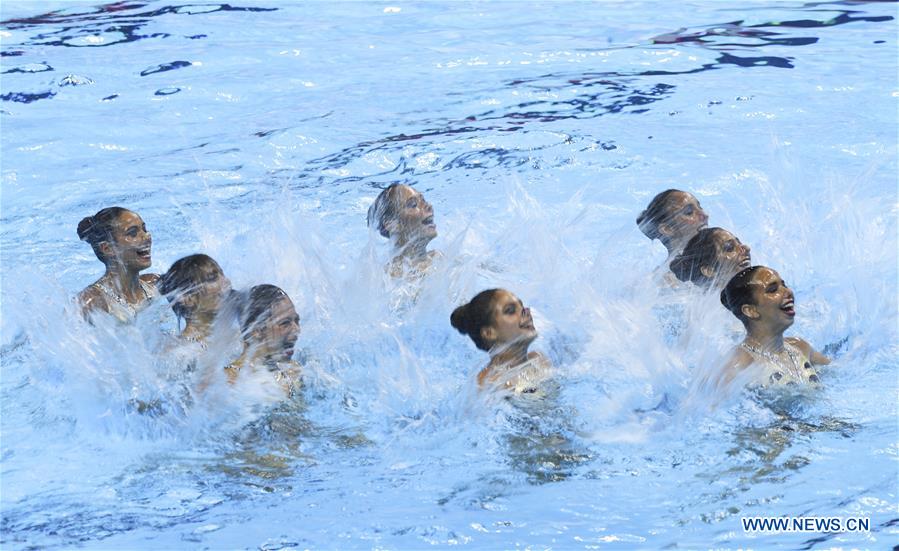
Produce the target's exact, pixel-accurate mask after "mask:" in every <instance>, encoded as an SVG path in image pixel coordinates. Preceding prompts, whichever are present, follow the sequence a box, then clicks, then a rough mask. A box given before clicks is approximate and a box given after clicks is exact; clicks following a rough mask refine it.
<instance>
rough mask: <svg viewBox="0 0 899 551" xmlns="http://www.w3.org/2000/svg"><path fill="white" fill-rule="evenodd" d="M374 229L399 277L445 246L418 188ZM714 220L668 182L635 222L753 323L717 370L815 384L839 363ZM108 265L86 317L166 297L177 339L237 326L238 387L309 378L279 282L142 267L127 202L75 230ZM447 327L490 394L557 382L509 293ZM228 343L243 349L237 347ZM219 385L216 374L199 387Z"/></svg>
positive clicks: (196, 339) (129, 315) (488, 295)
mask: <svg viewBox="0 0 899 551" xmlns="http://www.w3.org/2000/svg"><path fill="white" fill-rule="evenodd" d="M367 221H368V225H369V227H372V228H374V229H376V230H377V231H378V233H380V234H381V235H382V236H383V237H386V238H388V239H389V240H390V243H391V247H392V254H391V259H390V261H389V262H388V265H387V266H386V270H387V272H388V273H389V274H390V276H391V277H394V278H403V277H412V278H420V277H424V276H425V275H426V274H427V273H428V272H429V270H430V267H431V265H432V262H433V260H434V259H435V258H437V257H438V256H439V255H440V253H439V252H437V251H433V250H428V245H429V244H430V242H431V241H433V240H434V238H435V237H436V236H437V226H436V224H435V223H434V209H433V207H432V205H431V204H430V203H429V202H428V201H427V200H425V198H424V196H423V195H422V194H421V193H420V192H418V191H416V190H414V189H412V188H411V187H409V186H406V185H402V184H393V185H390V186H389V187H387V188H386V189H384V190H383V191H382V192H381V193H380V194H379V195H378V197H377V198H376V199H375V201H374V202H373V203H372V205H371V207H370V208H369V210H368V216H367ZM707 225H708V215H707V214H706V213H705V211H704V210H703V209H702V207H701V206H700V204H699V201H697V200H696V198H695V197H694V196H693V195H692V194H690V193H687V192H685V191H681V190H677V189H669V190H666V191H663V192H662V193H659V194H658V195H656V196H655V197H654V198H653V199H652V201H650V203H649V205H648V206H647V207H646V209H645V210H644V211H643V212H642V213H641V214H640V216H639V217H638V218H637V226H638V227H639V229H640V230H641V231H642V232H643V233H644V234H645V235H646V236H647V237H649V238H650V239H653V240H654V239H658V240H659V241H661V243H662V244H663V245H664V246H665V248H666V249H667V251H668V261H667V262H666V263H665V264H664V266H665V268H667V269H666V270H665V271H664V274H663V281H664V282H665V283H666V284H667V285H670V286H672V287H676V286H678V285H683V284H685V283H688V282H689V283H692V284H693V285H694V286H695V287H696V288H698V289H700V290H701V291H703V292H713V291H714V292H716V293H717V292H720V295H721V303H722V304H723V305H724V307H725V308H727V309H728V310H730V311H731V312H732V313H733V314H734V315H735V316H736V317H737V318H738V319H739V320H740V321H741V322H742V323H743V325H744V327H745V329H746V337H745V339H744V340H743V342H742V343H740V344H739V345H738V346H737V347H736V348H735V349H734V350H733V352H732V353H731V354H730V356H729V357H728V359H727V361H726V362H725V365H724V366H723V367H722V370H721V372H720V374H719V377H718V382H719V384H720V385H723V386H724V385H728V384H730V383H731V382H732V381H733V380H735V379H736V378H737V377H738V376H740V375H741V374H742V373H744V372H748V370H750V368H756V369H757V370H759V371H758V373H756V375H757V376H756V377H754V378H753V382H752V384H754V385H758V386H772V385H782V384H788V383H811V384H815V383H817V382H818V374H817V372H816V371H815V368H814V366H817V365H825V364H828V363H830V361H829V360H828V358H826V357H825V356H824V355H822V354H821V353H819V352H817V351H816V350H814V349H813V348H812V346H811V345H809V344H808V343H807V342H806V341H804V340H803V339H800V338H796V337H784V335H783V334H784V332H785V331H786V329H788V328H789V327H790V326H791V325H792V324H793V320H794V316H795V310H794V300H793V292H792V291H791V290H790V288H789V287H787V285H786V283H784V281H783V280H782V279H781V278H780V275H779V274H778V273H777V272H775V271H774V270H772V269H770V268H767V267H764V266H751V256H750V248H749V246H748V245H744V244H743V243H742V242H741V241H740V240H739V239H738V238H737V237H736V236H734V235H733V234H732V233H730V232H729V231H727V230H725V229H722V228H718V227H713V228H708V227H707ZM78 237H79V238H81V239H82V240H84V241H87V242H88V243H89V244H90V245H91V247H92V248H93V250H94V252H95V253H96V255H97V258H98V259H99V260H100V261H101V262H103V264H104V266H105V268H106V270H105V273H104V274H103V276H102V277H101V278H100V279H98V280H97V281H96V282H94V283H92V284H91V285H89V286H88V287H87V288H85V289H84V290H83V291H82V292H81V293H80V294H79V295H78V302H79V304H80V305H81V308H82V312H83V313H84V315H85V317H87V318H88V319H89V320H90V319H92V317H93V316H95V315H98V314H101V313H102V314H108V315H111V316H112V317H114V318H116V319H118V320H119V321H120V322H122V323H128V322H130V321H132V320H133V319H134V318H135V316H136V315H137V313H138V312H139V311H140V310H142V309H143V308H145V307H146V306H147V304H148V303H149V302H150V301H152V300H153V299H154V298H156V297H158V296H160V295H162V296H165V297H166V299H167V300H168V301H169V303H170V305H171V308H172V310H173V312H174V314H175V315H176V317H177V318H178V319H179V320H181V321H183V322H184V327H183V329H181V330H180V334H179V335H178V337H177V338H178V340H180V341H182V342H185V343H193V344H194V345H199V346H200V348H201V349H202V350H206V347H207V344H208V341H209V339H210V338H211V337H212V335H213V334H215V333H216V332H217V329H219V328H221V327H232V328H233V332H232V333H228V334H233V335H234V339H232V340H237V339H239V345H240V347H241V350H240V351H239V352H235V355H234V356H233V357H232V359H231V360H230V361H229V362H228V363H227V365H222V366H220V368H221V373H223V374H224V375H225V377H224V379H225V380H226V381H227V382H228V383H229V384H230V385H235V384H238V383H239V381H240V380H242V379H244V378H247V377H253V378H257V379H258V378H259V377H262V378H264V379H266V380H268V381H269V382H270V383H274V384H275V385H277V387H278V388H280V390H281V391H283V393H284V394H285V395H287V396H290V395H291V394H293V393H294V392H295V391H296V390H297V389H298V388H300V386H301V384H302V366H300V364H299V363H298V362H296V361H295V360H294V359H293V355H294V349H295V346H296V343H297V340H298V337H299V331H300V325H299V322H300V320H299V316H298V315H297V312H296V308H295V307H294V304H293V302H292V301H291V299H290V297H289V296H288V295H287V293H285V292H284V291H283V290H282V289H280V288H278V287H276V286H274V285H268V284H265V285H257V286H255V287H253V288H252V289H250V290H249V292H247V293H246V294H241V293H238V292H237V291H234V290H233V289H232V288H231V283H230V281H229V280H228V278H227V277H226V276H225V274H224V272H223V271H222V268H221V267H220V266H219V265H218V263H217V262H216V261H215V260H213V259H212V258H211V257H209V256H207V255H204V254H194V255H190V256H187V257H184V258H181V259H179V260H178V261H176V262H175V263H173V264H172V266H171V268H169V270H168V271H167V272H166V273H165V274H163V275H162V276H159V275H156V274H144V275H141V274H140V272H141V271H143V270H146V269H148V268H149V267H150V265H151V256H150V254H151V247H152V238H151V236H150V233H149V232H148V231H147V228H146V225H145V224H144V222H143V220H142V219H141V217H140V216H139V215H138V214H137V213H134V212H132V211H130V210H127V209H124V208H121V207H109V208H105V209H103V210H101V211H99V212H98V213H97V214H95V215H94V216H89V217H87V218H85V219H84V220H82V221H81V223H80V224H79V225H78ZM450 324H451V325H452V327H453V328H455V329H456V330H457V331H459V332H460V333H462V334H463V335H467V336H468V337H469V338H470V339H471V340H472V342H473V343H474V345H475V346H476V347H477V348H478V349H480V350H483V351H485V352H487V353H488V355H489V357H490V360H489V362H488V363H487V365H486V366H485V367H484V368H483V369H481V370H480V372H479V373H478V376H477V383H478V386H479V388H481V389H494V390H503V391H506V392H512V393H530V392H535V391H536V390H537V388H538V387H539V386H540V384H541V383H542V382H543V381H544V380H546V379H547V378H549V377H550V374H551V371H552V367H553V366H552V363H551V362H550V360H549V359H548V358H547V357H546V356H545V355H543V354H542V353H540V352H536V351H530V350H529V347H530V345H531V343H533V342H534V340H535V339H536V338H537V336H538V333H537V330H536V328H535V326H534V320H533V317H532V315H531V311H530V309H529V308H527V307H525V306H524V303H523V302H522V301H521V300H520V299H519V298H518V297H516V296H515V295H514V294H512V293H511V292H509V291H507V290H505V289H488V290H485V291H481V292H480V293H478V294H477V295H475V296H474V297H473V298H472V299H471V301H469V302H468V303H466V304H464V305H462V306H459V307H458V308H456V309H455V310H454V311H453V312H452V315H451V316H450ZM231 344H237V343H236V342H232V343H231ZM209 384H210V381H209V380H208V378H207V379H206V380H205V381H204V382H203V383H202V384H201V386H203V387H205V386H208V385H209Z"/></svg>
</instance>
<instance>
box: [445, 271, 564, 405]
mask: <svg viewBox="0 0 899 551" xmlns="http://www.w3.org/2000/svg"><path fill="white" fill-rule="evenodd" d="M450 323H451V324H452V326H453V327H454V328H455V329H456V330H457V331H459V332H460V333H462V334H463V335H468V336H469V337H470V338H471V340H472V341H473V342H474V344H475V346H477V347H478V348H479V349H481V350H483V351H485V352H487V353H488V354H490V363H488V364H487V367H485V368H484V369H482V370H481V372H480V373H478V385H479V386H480V387H481V388H486V387H492V388H501V389H506V390H511V391H512V392H516V393H521V392H534V391H535V390H536V389H537V386H538V385H539V383H540V382H541V381H543V380H544V379H546V378H547V377H548V376H549V371H550V370H551V369H552V364H551V363H550V361H549V359H548V358H547V357H546V356H544V355H543V354H541V353H540V352H528V347H529V346H530V345H531V343H532V342H534V339H536V338H537V330H536V329H535V328H534V318H533V317H531V311H530V309H529V308H525V306H524V304H523V303H522V302H521V300H520V299H519V298H518V297H516V296H515V295H513V294H512V293H510V292H509V291H506V290H505V289H488V290H486V291H481V292H480V293H478V294H477V295H475V297H474V298H473V299H471V302H469V303H468V304H464V305H462V306H460V307H458V308H456V309H455V310H454V311H453V313H452V315H451V316H450Z"/></svg>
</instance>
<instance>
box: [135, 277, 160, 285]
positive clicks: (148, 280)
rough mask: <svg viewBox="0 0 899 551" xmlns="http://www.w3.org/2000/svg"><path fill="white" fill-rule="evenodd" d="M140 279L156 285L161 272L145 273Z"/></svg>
mask: <svg viewBox="0 0 899 551" xmlns="http://www.w3.org/2000/svg"><path fill="white" fill-rule="evenodd" d="M140 280H141V281H143V282H144V283H152V284H153V285H156V284H157V283H158V282H159V274H143V275H142V276H140Z"/></svg>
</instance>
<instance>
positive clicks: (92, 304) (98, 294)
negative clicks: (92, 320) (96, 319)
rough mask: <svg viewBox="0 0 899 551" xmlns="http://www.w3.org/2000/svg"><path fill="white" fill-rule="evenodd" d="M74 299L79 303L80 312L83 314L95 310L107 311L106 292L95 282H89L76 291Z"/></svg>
mask: <svg viewBox="0 0 899 551" xmlns="http://www.w3.org/2000/svg"><path fill="white" fill-rule="evenodd" d="M76 300H77V301H78V304H79V305H81V313H82V314H83V315H85V316H87V315H88V314H90V313H91V312H95V311H97V310H100V311H103V312H109V303H107V302H106V294H105V293H104V292H103V291H102V290H101V289H100V288H99V287H98V286H97V285H96V284H95V283H91V284H90V285H88V286H87V287H85V288H84V289H83V290H82V291H81V292H80V293H78V297H77V299H76Z"/></svg>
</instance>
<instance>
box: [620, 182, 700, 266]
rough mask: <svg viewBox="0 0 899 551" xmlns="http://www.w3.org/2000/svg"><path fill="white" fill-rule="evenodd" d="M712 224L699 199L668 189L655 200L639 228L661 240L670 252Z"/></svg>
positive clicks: (648, 208) (639, 219) (638, 222)
mask: <svg viewBox="0 0 899 551" xmlns="http://www.w3.org/2000/svg"><path fill="white" fill-rule="evenodd" d="M708 221H709V217H708V216H707V215H706V213H705V211H704V210H702V207H701V206H700V205H699V201H697V200H696V197H694V196H693V195H692V194H691V193H687V192H686V191H681V190H679V189H668V190H665V191H663V192H662V193H659V194H658V195H656V196H655V197H653V199H652V201H650V202H649V205H648V206H647V207H646V209H645V210H644V211H643V212H641V213H640V216H638V217H637V226H638V227H639V228H640V231H642V232H643V234H644V235H646V237H648V238H650V239H658V240H660V241H661V242H662V244H663V245H665V247H666V248H668V250H669V251H670V250H673V249H677V248H678V247H680V246H682V245H683V244H684V243H685V242H686V241H687V240H688V239H690V238H691V237H693V236H694V235H695V234H696V232H697V231H699V230H700V229H702V228H704V227H705V226H706V224H707V223H708Z"/></svg>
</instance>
